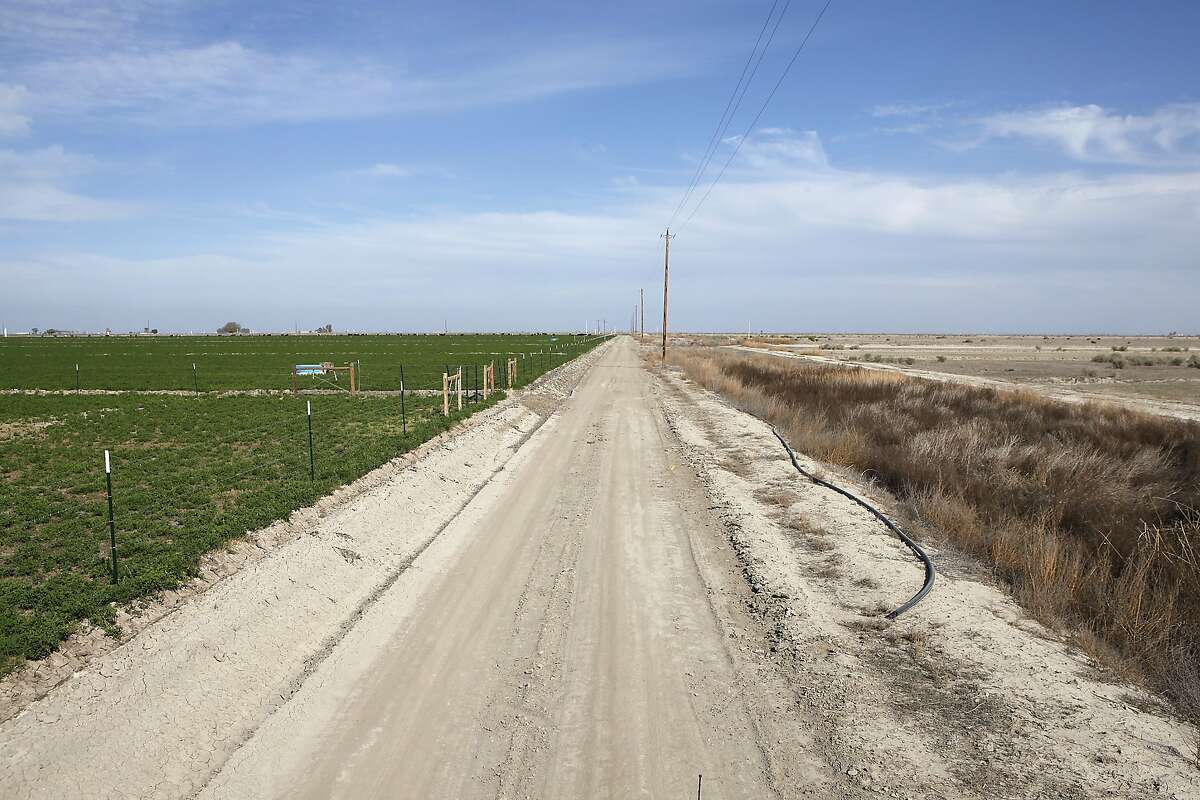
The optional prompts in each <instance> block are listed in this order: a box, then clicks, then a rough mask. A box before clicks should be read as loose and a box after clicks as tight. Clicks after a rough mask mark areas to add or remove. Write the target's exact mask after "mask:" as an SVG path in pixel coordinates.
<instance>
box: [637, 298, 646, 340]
mask: <svg viewBox="0 0 1200 800" xmlns="http://www.w3.org/2000/svg"><path fill="white" fill-rule="evenodd" d="M638 304H639V305H640V306H641V307H642V335H641V337H640V338H639V339H638V341H641V342H644V341H646V290H645V289H638Z"/></svg>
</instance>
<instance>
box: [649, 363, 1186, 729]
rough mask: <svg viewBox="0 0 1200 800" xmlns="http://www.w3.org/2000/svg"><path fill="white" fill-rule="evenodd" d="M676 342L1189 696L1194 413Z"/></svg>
mask: <svg viewBox="0 0 1200 800" xmlns="http://www.w3.org/2000/svg"><path fill="white" fill-rule="evenodd" d="M672 360H673V363H675V364H676V365H678V366H681V367H683V368H684V369H685V370H686V372H687V373H688V374H689V376H690V377H692V378H693V379H694V380H696V381H697V382H698V383H700V384H701V385H703V386H705V387H706V388H708V389H711V390H714V391H717V392H719V393H721V394H723V395H725V396H726V397H727V398H729V399H730V400H732V401H733V402H734V403H735V404H736V405H738V406H739V407H740V408H742V409H744V410H746V411H748V412H750V413H752V414H755V415H756V416H758V417H760V418H762V419H766V420H769V421H770V422H772V423H774V424H775V425H777V426H778V427H780V428H781V429H782V430H783V431H784V432H785V434H786V435H787V436H788V438H789V439H790V441H791V442H792V443H793V445H795V446H796V447H797V448H798V449H800V450H802V451H803V452H805V453H807V454H808V455H810V456H812V457H814V458H818V459H821V460H823V461H826V462H830V463H834V464H839V465H844V466H847V467H851V468H853V469H855V470H859V471H870V472H871V473H872V474H873V476H874V477H875V479H876V480H877V481H878V482H879V483H880V484H881V485H882V486H883V487H885V488H887V489H888V490H890V491H891V492H893V493H894V494H895V495H896V496H897V497H899V498H900V499H901V500H903V501H905V502H906V503H907V504H908V505H909V506H910V507H911V509H912V511H913V512H914V513H915V514H917V515H918V516H919V517H920V518H921V519H922V520H923V521H925V522H926V523H928V524H930V525H931V526H932V527H934V528H936V529H937V530H938V531H940V532H942V534H944V535H945V536H946V537H947V538H948V539H949V540H951V541H952V542H953V543H954V544H955V545H956V546H957V547H959V548H961V549H963V550H965V551H967V552H969V553H972V554H973V555H975V556H977V557H980V558H982V559H983V560H985V561H986V562H987V563H989V564H990V565H991V566H992V568H993V570H994V572H995V574H996V575H997V576H998V577H999V578H1001V579H1002V580H1004V581H1005V582H1006V583H1007V584H1008V585H1009V586H1010V587H1011V588H1012V590H1013V593H1014V594H1015V596H1016V597H1017V598H1018V599H1019V600H1020V601H1021V602H1022V603H1023V604H1025V605H1026V606H1027V607H1028V608H1029V609H1031V610H1032V611H1033V613H1034V614H1035V615H1036V616H1037V617H1038V618H1039V619H1042V620H1043V621H1046V622H1051V623H1057V624H1060V625H1062V624H1065V625H1067V626H1068V627H1069V628H1071V629H1073V630H1074V631H1075V632H1076V634H1077V636H1079V637H1080V638H1081V639H1090V640H1091V641H1093V643H1094V645H1095V646H1094V647H1091V648H1089V650H1090V651H1091V652H1093V654H1094V655H1097V657H1098V658H1100V659H1101V660H1104V661H1105V662H1106V663H1108V664H1109V665H1110V666H1115V667H1117V668H1119V669H1120V670H1121V671H1122V672H1123V673H1124V674H1126V675H1130V676H1134V677H1138V678H1141V679H1143V680H1145V681H1146V682H1148V683H1149V684H1150V685H1152V686H1153V687H1154V688H1156V689H1158V690H1160V691H1163V692H1165V693H1167V694H1168V695H1169V696H1171V697H1172V698H1173V699H1174V700H1175V701H1176V702H1177V703H1178V704H1179V705H1180V707H1181V708H1182V709H1184V710H1185V711H1187V712H1188V713H1190V714H1193V715H1195V714H1197V713H1200V697H1197V690H1196V689H1195V687H1196V686H1198V685H1200V557H1198V556H1197V553H1196V549H1195V548H1196V546H1197V543H1200V512H1197V510H1196V509H1198V508H1200V425H1197V424H1195V423H1190V422H1185V421H1182V420H1175V419H1170V418H1165V417H1157V416H1152V415H1148V414H1141V413H1137V412H1133V411H1129V410H1123V409H1116V408H1110V407H1106V406H1097V405H1074V404H1066V403H1061V402H1058V401H1054V400H1050V399H1046V398H1042V397H1038V396H1036V395H1033V394H1030V393H1017V392H1001V391H996V390H994V389H990V388H984V387H975V386H965V385H960V384H952V383H941V382H933V381H923V380H920V379H915V378H911V377H908V376H904V375H901V374H897V373H885V372H878V371H868V370H863V369H857V368H851V367H840V366H827V365H820V364H813V363H807V362H793V361H786V362H781V361H779V360H777V359H770V358H766V357H755V356H747V355H743V354H733V353H728V352H722V351H715V350H713V349H707V348H689V349H688V350H686V351H681V352H676V353H675V354H673V357H672Z"/></svg>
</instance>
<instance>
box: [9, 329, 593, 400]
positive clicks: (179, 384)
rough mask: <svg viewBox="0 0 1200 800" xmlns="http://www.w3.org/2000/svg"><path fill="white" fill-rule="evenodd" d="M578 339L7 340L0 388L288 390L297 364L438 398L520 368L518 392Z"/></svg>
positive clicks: (583, 340)
mask: <svg viewBox="0 0 1200 800" xmlns="http://www.w3.org/2000/svg"><path fill="white" fill-rule="evenodd" d="M595 341H596V340H595V339H594V338H588V337H577V336H550V335H538V336H534V335H497V334H464V335H449V336H413V335H395V336H389V335H370V336H148V337H139V336H119V337H117V336H114V337H106V336H94V337H42V338H30V337H21V338H9V339H0V389H106V390H162V389H168V390H183V391H197V392H208V391H218V390H226V389H287V388H290V387H291V369H292V367H293V366H294V365H296V364H312V363H321V362H332V363H334V364H338V365H344V364H347V363H349V362H351V361H353V362H355V363H356V365H357V367H358V369H359V379H360V380H359V383H360V386H361V387H362V388H364V389H367V390H397V389H399V388H400V376H401V368H403V372H404V381H405V386H406V387H407V388H411V389H438V388H440V387H441V376H442V372H443V371H445V370H446V369H447V368H448V369H450V370H451V371H454V370H456V369H457V368H458V367H460V366H461V367H462V368H463V371H464V373H465V377H464V384H465V383H471V382H472V381H473V380H474V378H475V376H476V374H479V373H480V372H481V368H482V366H483V365H484V364H488V363H497V364H499V365H500V366H499V367H498V369H497V375H498V376H502V375H503V362H504V360H505V359H507V358H516V359H518V361H519V362H520V365H521V366H520V369H519V370H518V381H519V382H518V385H524V384H525V383H527V382H528V381H529V380H532V379H533V378H535V377H536V376H538V375H540V374H542V373H543V372H545V371H546V370H548V369H551V368H553V367H555V366H559V365H561V364H562V363H563V362H564V361H565V360H567V359H568V358H571V357H574V356H575V355H578V354H579V353H581V352H583V351H584V350H586V349H588V348H589V347H590V346H591V345H592V344H593V343H594V342H595ZM301 386H302V387H303V388H344V387H345V376H344V375H343V376H341V377H340V379H339V380H338V381H337V382H334V380H333V378H332V377H326V376H317V377H306V378H304V379H303V380H302V382H301Z"/></svg>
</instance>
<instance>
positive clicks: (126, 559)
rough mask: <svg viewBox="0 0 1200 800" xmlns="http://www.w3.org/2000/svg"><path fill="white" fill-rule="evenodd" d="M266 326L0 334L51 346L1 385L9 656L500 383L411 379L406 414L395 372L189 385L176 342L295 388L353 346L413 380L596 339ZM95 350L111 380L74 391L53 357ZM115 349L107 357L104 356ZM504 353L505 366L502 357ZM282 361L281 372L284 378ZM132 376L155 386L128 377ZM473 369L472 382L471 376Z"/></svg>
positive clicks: (4, 636)
mask: <svg viewBox="0 0 1200 800" xmlns="http://www.w3.org/2000/svg"><path fill="white" fill-rule="evenodd" d="M259 338H261V339H266V338H267V337H230V338H229V339H228V340H224V339H222V340H218V339H216V337H211V338H210V337H204V339H203V340H200V339H199V338H196V339H191V340H189V339H185V338H183V337H179V338H172V339H167V340H164V341H155V340H153V339H135V340H121V341H117V340H115V339H116V337H114V338H113V339H108V340H102V339H93V340H87V339H38V340H15V341H16V342H17V343H18V346H16V347H12V348H11V349H9V348H10V345H9V344H8V343H6V344H5V346H4V348H0V350H2V351H3V352H5V355H6V357H5V360H4V364H3V365H4V370H5V372H11V371H13V370H15V369H18V368H19V367H20V365H22V364H23V363H25V362H23V361H22V359H24V358H25V355H24V354H25V353H28V352H31V351H32V352H36V353H38V354H39V355H40V356H41V358H40V359H38V361H40V363H41V366H40V369H41V370H43V371H42V372H41V373H39V374H40V376H41V377H36V376H35V377H29V376H20V375H16V376H14V375H12V374H9V375H7V379H8V380H9V382H10V383H16V382H24V383H26V384H32V385H26V386H24V387H22V389H21V390H19V391H9V392H8V393H5V394H3V395H0V673H3V672H7V671H11V670H12V669H14V668H15V667H17V666H19V665H20V664H22V663H23V662H24V661H25V660H26V659H36V658H41V657H44V656H46V655H47V654H49V653H50V652H52V651H53V650H54V649H55V647H56V646H57V645H58V643H59V642H60V641H61V640H62V639H63V638H64V637H66V636H68V635H69V634H70V633H71V632H72V631H73V630H74V629H75V628H76V627H77V626H78V625H79V624H80V623H81V622H82V621H84V620H88V621H89V622H91V623H92V624H95V625H101V626H105V627H107V628H109V630H110V631H112V632H114V633H115V632H116V631H115V628H113V624H114V620H115V618H116V615H115V611H116V604H121V603H127V602H129V601H132V600H135V599H137V598H141V597H145V596H147V595H151V594H153V593H154V592H157V591H160V590H164V589H171V588H174V587H177V586H179V585H180V584H181V583H183V582H185V581H187V580H188V579H189V578H191V577H193V576H194V575H196V574H197V570H198V567H199V564H200V559H201V557H202V556H203V555H204V554H205V553H206V552H208V551H209V550H212V549H213V548H216V547H220V546H222V545H224V544H226V543H228V542H229V541H230V540H232V539H234V538H236V537H238V536H240V535H242V534H243V533H245V532H246V531H249V530H254V529H256V528H260V527H262V526H264V525H267V524H269V523H271V522H272V521H274V520H277V519H281V518H284V517H286V516H287V515H288V514H290V513H291V512H292V511H294V510H295V509H297V508H302V507H304V506H306V505H310V504H311V503H313V502H314V501H315V500H317V499H318V498H320V497H321V496H322V495H324V494H327V493H329V492H330V491H331V490H333V489H334V488H336V487H338V486H340V485H344V484H346V483H349V482H350V481H353V480H354V479H356V478H358V477H359V476H361V475H363V474H364V473H366V472H368V471H370V470H372V469H374V468H376V467H378V466H380V465H382V464H384V463H386V462H387V461H388V460H390V459H392V458H394V457H396V456H397V455H400V454H402V453H405V452H407V451H409V450H411V449H413V448H415V447H417V446H418V445H420V444H421V443H423V442H425V441H428V440H429V439H430V438H432V437H433V436H435V435H437V434H438V433H440V432H441V431H444V430H446V429H448V428H449V427H451V426H453V425H454V424H456V423H457V422H459V421H461V420H462V419H464V418H465V417H467V416H469V415H470V414H472V413H474V412H475V411H477V410H480V409H482V408H485V407H487V406H489V405H491V404H493V403H495V402H497V401H498V400H499V399H502V398H503V393H500V394H498V395H493V396H492V397H491V398H489V399H488V400H487V401H483V400H482V398H476V397H474V395H473V394H468V397H467V403H466V404H465V406H464V409H463V411H462V412H458V411H456V410H455V411H453V412H452V414H451V416H450V417H448V418H447V417H443V416H442V414H441V399H440V397H437V396H433V395H430V394H427V393H417V394H413V393H410V392H407V391H406V394H405V397H404V404H403V414H402V408H401V398H400V396H399V394H398V392H395V391H394V389H398V388H399V379H398V376H397V380H396V386H395V387H391V386H388V387H386V388H387V390H388V392H379V393H375V392H373V391H372V390H371V384H370V383H369V382H368V383H367V386H366V389H367V391H366V392H365V393H364V394H360V395H358V396H353V397H352V396H350V395H349V393H347V392H345V391H340V390H335V391H326V392H322V393H320V394H308V395H302V396H294V395H292V394H291V393H289V392H284V391H271V392H265V393H261V394H246V393H242V392H237V391H235V392H228V391H217V390H207V391H206V390H204V388H203V387H202V389H201V391H200V392H194V391H193V392H188V391H187V390H186V389H180V387H178V386H177V385H176V384H175V383H174V376H173V374H172V371H171V370H172V369H173V366H174V365H176V364H177V363H178V362H179V360H180V358H185V357H186V358H190V357H191V356H190V355H189V354H192V353H202V352H208V353H209V354H210V355H209V359H210V360H209V361H208V362H207V363H208V365H209V367H210V368H211V369H212V371H213V373H214V383H216V382H217V380H216V378H215V375H221V376H223V377H222V378H221V382H222V385H223V387H224V388H227V389H228V388H240V389H254V388H267V389H272V388H282V387H283V386H285V385H287V383H288V382H290V364H289V362H293V363H307V362H320V361H335V362H342V361H347V360H361V361H362V364H363V372H364V373H365V374H366V375H367V376H368V378H367V379H368V381H369V380H370V375H371V368H372V367H371V365H372V364H378V365H379V368H378V372H377V373H376V374H377V375H383V374H385V373H386V371H387V368H385V367H384V366H383V365H385V364H387V365H389V367H390V366H391V365H394V366H396V367H397V370H396V371H397V373H398V366H399V364H400V363H404V365H405V372H406V376H405V379H406V389H408V388H409V387H411V386H412V383H409V381H411V380H412V379H411V378H409V377H408V372H409V369H410V366H409V365H410V364H411V365H413V366H412V369H413V371H415V372H416V374H417V375H418V376H420V375H421V374H422V370H423V369H424V370H427V371H429V372H430V374H431V375H432V374H434V373H436V376H437V384H436V385H437V387H438V388H439V389H440V384H441V372H442V370H443V369H444V366H439V365H438V362H442V363H444V364H447V363H448V364H449V365H450V366H451V369H456V368H457V367H458V366H459V364H462V365H463V366H464V374H465V375H466V374H469V370H468V365H471V364H473V363H474V362H472V361H471V360H470V357H471V356H479V357H481V358H482V356H484V355H486V356H488V357H489V358H488V359H487V360H488V361H492V360H494V356H495V354H496V353H499V354H500V357H501V358H503V357H515V358H517V359H518V360H519V362H520V363H521V364H522V365H523V368H522V369H521V370H520V371H519V384H520V385H524V384H527V383H528V382H529V381H531V380H534V379H535V378H536V377H537V376H538V375H540V374H542V373H543V372H544V371H546V370H548V369H550V368H552V367H553V366H556V365H561V364H562V363H563V362H564V361H565V360H567V359H569V358H571V357H573V356H575V355H578V354H579V353H582V352H584V351H586V350H587V349H590V347H592V346H594V345H595V343H596V342H597V341H598V340H589V341H586V342H585V341H578V342H576V341H571V342H570V343H569V345H568V344H567V343H566V342H564V343H563V344H564V346H563V347H562V349H561V350H559V351H556V352H558V353H559V355H557V356H554V357H552V356H550V355H549V353H550V352H551V349H550V347H551V345H552V343H551V342H550V341H549V337H539V338H535V337H526V338H524V339H520V338H518V337H507V336H477V337H468V336H461V337H382V336H381V337H336V336H335V337H319V341H317V342H313V343H311V346H310V347H308V348H307V349H302V348H298V347H296V346H295V345H296V342H295V341H293V342H292V343H291V344H290V345H289V346H290V348H291V349H290V350H289V349H288V347H289V346H284V347H279V346H278V340H275V341H254V340H252V339H259ZM288 338H293V337H288ZM311 338H312V339H318V337H311ZM448 340H453V344H454V345H456V346H455V347H448V348H447V349H446V350H445V351H439V350H437V349H436V348H435V347H433V346H432V345H433V344H436V343H437V342H438V341H448ZM13 341H14V340H12V339H10V340H8V342H9V343H11V342H13ZM348 343H354V344H358V345H361V349H359V350H356V349H352V348H351V347H349V346H348ZM318 344H319V345H326V347H327V349H325V350H319V349H317V347H316V345H318ZM405 344H409V345H413V346H410V347H408V348H406V347H405V346H404V345H405ZM538 344H541V345H542V348H541V351H540V353H539V350H538V349H537V347H536V345H538ZM555 344H557V343H555ZM84 345H86V346H87V347H86V348H85V347H84ZM205 346H207V347H208V348H209V349H208V350H204V349H203V348H204V347H205ZM519 347H526V348H528V349H526V350H524V351H522V350H520V349H518V348H519ZM85 351H86V352H88V353H89V354H91V355H92V356H93V357H94V358H93V363H95V362H97V361H99V363H103V364H105V365H106V366H107V367H108V368H109V372H108V373H106V376H107V377H106V382H108V383H109V384H110V385H109V386H105V387H104V388H106V389H114V391H113V393H94V392H89V391H86V388H85V390H84V391H81V392H78V393H77V392H75V391H73V390H69V389H68V387H63V386H62V385H61V384H62V381H58V380H57V377H56V376H55V369H57V370H59V371H61V368H62V367H63V365H70V370H69V374H70V375H71V383H72V385H73V380H74V379H73V372H74V366H73V365H74V363H75V360H74V359H75V358H76V356H77V355H79V354H80V353H81V352H85ZM297 351H300V352H299V353H297ZM104 352H107V353H109V355H108V356H107V358H108V359H110V360H109V361H106V362H105V361H100V359H102V358H105V357H104V356H101V355H99V354H100V353H104ZM522 352H525V353H526V355H525V356H524V357H523V358H522V356H521V355H520V354H521V353H522ZM14 353H15V354H17V355H16V356H14V355H13V354H14ZM510 353H511V354H512V355H508V354H510ZM239 354H243V355H241V356H239ZM245 354H249V355H245ZM368 354H370V355H368ZM197 357H199V356H197ZM385 357H386V359H385ZM372 358H374V359H376V360H372ZM139 359H140V361H141V362H142V363H141V368H140V369H139V368H138V361H139ZM85 363H86V362H85ZM480 363H487V362H486V361H481V362H480ZM497 363H498V365H500V366H499V367H498V369H497V376H498V378H499V382H500V383H503V380H504V373H503V367H502V363H503V362H502V361H498V362H497ZM188 364H189V369H190V361H189V362H188ZM81 371H82V370H81ZM197 371H198V370H197ZM280 373H282V374H283V379H282V380H277V378H278V377H279V374H280ZM122 382H124V383H125V384H126V385H128V384H130V383H137V384H139V385H140V388H143V389H144V391H116V390H115V387H116V386H118V385H120V384H121V383H122ZM430 383H432V381H430ZM56 384H57V385H56ZM464 384H465V385H466V386H467V388H473V386H472V385H471V381H470V379H469V378H464ZM342 386H343V387H344V379H343V383H342ZM96 388H99V387H96ZM314 388H329V387H321V386H314ZM32 389H57V390H58V391H54V392H53V393H50V394H45V393H40V392H32V391H29V390H32ZM64 389H67V390H66V391H63V390H64ZM162 389H175V390H177V391H173V392H169V393H164V392H162V391H161V390H162ZM308 402H311V403H312V412H313V413H312V423H313V442H314V448H313V455H314V458H313V462H312V469H313V475H312V477H310V472H309V470H310V461H309V449H308V419H307V414H306V408H307V405H306V404H307V403H308ZM105 449H107V450H109V451H110V453H111V459H112V479H113V486H114V516H115V520H116V530H117V539H118V559H117V567H118V575H119V580H118V582H117V583H115V584H114V583H113V582H112V581H111V578H110V571H111V561H110V559H109V530H108V517H107V513H108V511H107V497H106V490H105V476H104V459H103V451H104V450H105Z"/></svg>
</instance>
